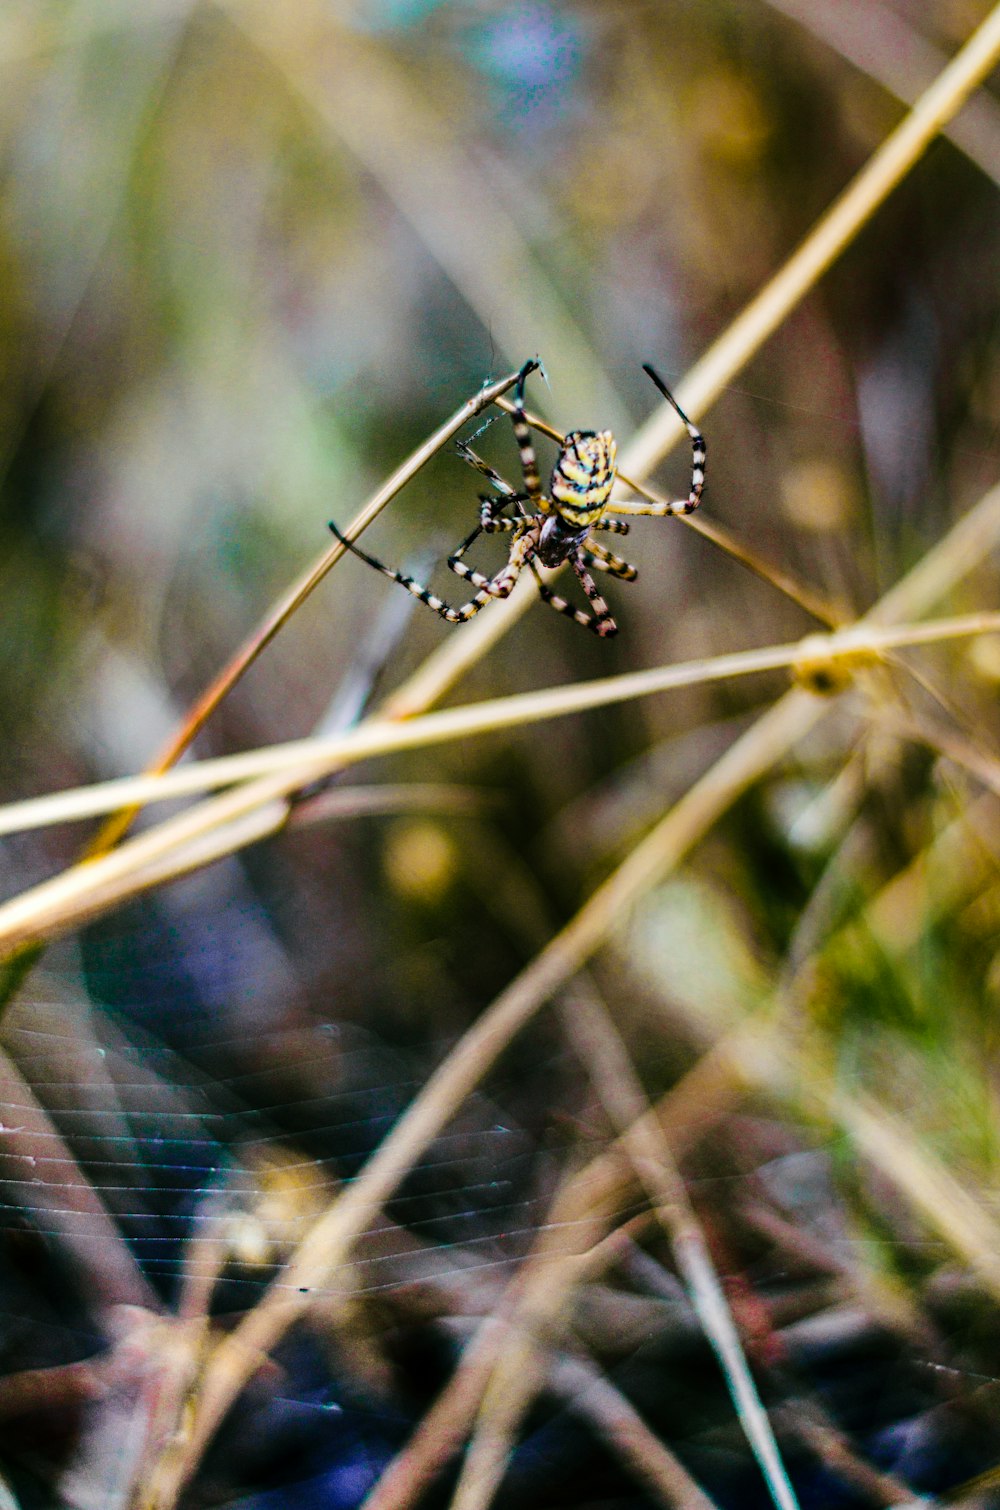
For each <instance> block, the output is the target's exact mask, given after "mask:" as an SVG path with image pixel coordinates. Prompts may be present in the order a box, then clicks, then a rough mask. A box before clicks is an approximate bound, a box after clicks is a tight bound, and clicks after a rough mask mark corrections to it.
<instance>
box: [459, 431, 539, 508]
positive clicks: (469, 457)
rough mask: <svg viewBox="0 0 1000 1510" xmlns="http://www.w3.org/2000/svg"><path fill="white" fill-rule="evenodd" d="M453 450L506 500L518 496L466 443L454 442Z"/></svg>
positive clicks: (462, 441)
mask: <svg viewBox="0 0 1000 1510" xmlns="http://www.w3.org/2000/svg"><path fill="white" fill-rule="evenodd" d="M455 450H456V451H457V452H458V454H459V456H460V457H461V458H462V460H463V461H465V462H468V464H469V466H470V467H475V469H476V471H477V472H481V473H482V475H483V476H484V477H486V478H488V479H489V481H490V482H491V483H492V484H493V486H494V487H495V488H496V490H497V492H498V493H504V494H506V496H507V497H508V498H514V497H517V496H518V495H517V494H515V492H514V489H513V488H512V487H511V485H510V483H509V482H507V481H505V479H504V478H503V477H501V476H500V473H499V472H497V471H496V470H495V469H494V468H493V467H491V466H490V464H489V462H487V461H484V460H483V458H482V457H481V456H480V455H479V454H478V453H477V452H476V451H473V449H472V447H471V446H470V445H469V443H468V442H467V441H464V440H457V441H456V442H455ZM520 496H521V497H527V494H521V495H520Z"/></svg>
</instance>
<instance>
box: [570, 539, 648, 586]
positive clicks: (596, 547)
mask: <svg viewBox="0 0 1000 1510" xmlns="http://www.w3.org/2000/svg"><path fill="white" fill-rule="evenodd" d="M583 553H584V555H585V556H586V558H587V565H588V566H596V567H597V569H598V571H606V572H610V573H611V575H612V576H613V577H619V578H620V579H621V581H622V582H634V581H635V579H636V577H637V576H638V575H639V568H638V567H637V566H633V565H632V563H631V562H630V561H623V560H622V558H621V556H616V555H615V554H614V552H613V551H609V550H607V549H606V548H605V547H604V546H603V545H602V544H601V543H600V541H599V540H591V539H590V537H589V536H588V538H587V541H586V543H585V544H584V547H583Z"/></svg>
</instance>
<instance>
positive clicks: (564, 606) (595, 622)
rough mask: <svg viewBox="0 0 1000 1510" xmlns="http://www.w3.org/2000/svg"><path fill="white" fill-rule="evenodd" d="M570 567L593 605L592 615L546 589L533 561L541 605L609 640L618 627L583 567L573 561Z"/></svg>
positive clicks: (591, 578) (548, 588)
mask: <svg viewBox="0 0 1000 1510" xmlns="http://www.w3.org/2000/svg"><path fill="white" fill-rule="evenodd" d="M572 566H573V570H574V571H575V572H576V574H577V576H578V577H579V578H580V581H581V583H582V584H583V590H584V592H585V593H586V594H587V597H588V598H589V599H590V601H591V603H593V605H594V612H593V613H584V612H583V610H582V609H581V608H574V607H573V605H572V603H569V602H567V600H566V599H565V598H561V597H560V596H559V594H558V593H554V592H553V591H552V589H551V587H547V586H546V585H545V583H544V582H543V581H542V579H541V576H540V575H539V572H538V569H537V567H536V566H535V563H534V561H532V562H531V570H532V571H533V572H534V574H535V581H536V582H537V584H538V596H539V597H540V598H541V600H542V602H543V603H547V604H548V605H549V607H550V608H554V609H555V611H556V613H564V614H565V615H566V617H567V618H568V619H572V620H573V622H574V623H575V624H580V625H581V626H582V627H583V628H584V629H589V630H590V631H591V632H592V633H593V634H597V635H600V636H601V638H602V639H609V638H610V636H611V635H613V634H617V633H618V625H617V624H616V623H615V621H614V619H613V618H612V617H611V611H610V609H609V608H608V605H607V604H606V603H605V601H604V599H603V598H602V597H601V595H600V593H599V592H598V591H597V586H596V584H595V582H594V579H593V577H591V575H590V573H589V572H588V571H587V569H586V567H585V566H583V565H580V566H578V565H577V563H576V561H575V560H574V561H573V562H572Z"/></svg>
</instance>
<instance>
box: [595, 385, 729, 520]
mask: <svg viewBox="0 0 1000 1510" xmlns="http://www.w3.org/2000/svg"><path fill="white" fill-rule="evenodd" d="M642 370H643V372H645V373H646V374H647V376H649V377H651V378H652V380H653V382H654V383H655V384H656V386H657V388H659V390H660V392H661V393H662V394H663V397H664V398H665V399H666V401H667V403H668V404H670V406H671V408H673V409H674V411H675V412H676V413H677V414H678V415H679V416H680V418H681V420H682V421H683V424H684V428H685V430H686V431H687V433H688V435H690V437H691V491H690V492H689V493H688V495H687V497H686V498H679V499H678V500H677V501H676V502H675V503H668V502H667V501H666V500H665V499H664V501H663V502H662V503H623V504H609V505H608V507H609V508H613V509H614V510H615V512H616V513H622V514H645V515H650V516H652V517H653V518H656V519H663V518H666V517H667V516H668V515H671V514H693V513H694V511H695V509H696V508H697V507H698V505H699V503H700V502H701V495H702V493H703V492H704V491H705V457H706V455H707V447H706V445H705V437H704V436H703V435H702V433H701V431H700V430H698V429H697V428H696V427H695V426H694V425H692V423H691V421H690V420H689V419H688V417H687V415H686V414H685V413H684V410H683V409H682V408H681V406H680V404H679V403H678V402H677V400H676V399H675V398H674V396H673V394H672V393H671V392H670V389H669V388H668V387H667V385H666V383H665V382H664V381H663V379H662V378H661V377H660V376H659V374H658V373H657V372H655V371H654V370H653V368H652V367H650V365H649V363H648V362H643V364H642Z"/></svg>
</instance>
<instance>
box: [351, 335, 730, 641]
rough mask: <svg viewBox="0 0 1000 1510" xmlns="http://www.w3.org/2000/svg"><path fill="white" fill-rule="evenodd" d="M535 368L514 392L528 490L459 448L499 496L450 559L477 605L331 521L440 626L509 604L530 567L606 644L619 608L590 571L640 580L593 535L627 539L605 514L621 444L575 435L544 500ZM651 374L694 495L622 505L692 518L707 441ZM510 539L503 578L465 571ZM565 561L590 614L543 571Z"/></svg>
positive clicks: (523, 374)
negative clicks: (531, 407) (468, 556)
mask: <svg viewBox="0 0 1000 1510" xmlns="http://www.w3.org/2000/svg"><path fill="white" fill-rule="evenodd" d="M537 366H538V363H537V362H536V361H531V362H525V364H524V366H523V367H522V368H521V371H520V373H519V374H518V378H517V384H516V386H515V388H514V403H513V407H512V410H511V423H512V424H513V426H514V437H515V439H516V440H517V445H518V450H519V452H520V456H521V472H522V474H523V477H524V491H523V492H520V493H519V492H516V491H515V489H514V488H512V487H511V486H510V484H509V483H507V482H505V481H504V479H503V478H502V477H501V476H500V474H499V472H495V471H494V470H493V468H492V467H491V466H488V465H487V463H486V462H485V461H483V460H482V458H481V457H479V456H477V455H476V453H475V451H473V450H472V448H471V447H470V446H468V445H467V444H466V443H465V442H463V441H460V442H459V443H458V450H459V454H460V455H461V456H463V457H464V458H465V460H466V461H467V462H469V464H470V465H471V466H473V467H475V468H476V470H477V471H478V472H481V473H482V475H483V476H484V477H487V478H488V479H489V481H490V482H491V483H492V484H493V487H494V488H495V489H496V492H495V493H481V494H480V495H479V505H480V507H479V523H478V524H477V526H476V528H475V529H474V530H473V531H472V534H471V535H469V536H468V538H467V539H466V540H463V542H462V544H461V545H460V546H459V547H458V549H457V550H456V551H455V552H454V553H453V554H452V555H451V556H449V557H448V566H449V567H450V569H451V570H452V571H453V572H455V573H456V575H457V576H459V577H467V578H468V580H469V581H470V582H471V583H472V585H473V587H475V588H476V589H477V591H476V595H475V597H474V598H470V599H469V601H468V603H463V604H462V605H461V606H460V607H459V608H452V607H451V605H450V604H448V603H445V602H443V601H442V599H441V598H439V597H437V596H436V595H435V594H434V593H432V592H431V591H430V590H429V589H428V588H426V587H424V586H422V585H421V583H419V582H417V581H415V580H414V578H413V577H408V576H406V575H405V573H403V572H399V571H395V570H394V569H393V568H392V567H391V566H386V565H385V564H384V563H383V562H381V561H379V560H377V559H376V558H375V557H374V556H369V555H368V554H367V552H366V551H363V550H361V548H360V547H359V546H357V545H355V544H354V543H353V541H351V540H348V539H346V538H345V536H343V535H342V534H341V533H340V531H339V530H338V528H337V526H336V525H335V524H334V523H333V522H332V520H331V522H330V528H331V530H332V531H333V533H334V534H335V535H336V537H337V539H338V540H339V541H341V543H342V544H344V545H346V546H347V547H348V548H349V549H350V550H352V551H353V552H354V554H355V555H356V556H360V557H361V559H362V561H367V563H368V565H369V566H374V567H375V569H376V571H380V572H382V573H383V575H384V576H386V577H390V578H391V579H392V581H393V582H398V583H400V585H401V586H402V587H405V588H406V590H407V592H411V593H412V594H413V596H414V597H415V598H419V600H420V602H421V603H426V604H427V607H428V608H430V609H432V610H433V611H434V613H436V614H438V615H439V616H440V617H441V618H442V619H446V620H447V622H448V623H449V624H464V623H466V622H467V621H468V620H469V619H471V618H473V617H474V615H475V614H477V613H478V612H479V610H480V609H481V608H485V607H486V605H487V603H492V602H493V601H494V599H496V598H507V597H509V596H510V594H511V593H512V592H513V590H514V586H515V584H516V582H517V579H518V577H519V576H520V575H521V572H522V571H523V570H524V568H525V567H526V566H527V567H529V568H530V570H531V571H532V572H533V573H534V576H535V579H536V581H537V583H538V591H539V594H540V595H541V597H542V599H543V600H544V602H546V603H548V604H550V605H551V607H552V608H555V609H557V610H558V612H559V613H564V614H567V615H568V616H569V617H570V618H571V619H574V620H575V621H576V623H577V624H582V625H583V626H584V627H585V628H587V629H591V630H593V632H594V633H595V634H599V635H601V637H602V638H606V637H607V636H609V635H612V634H617V632H618V626H617V624H616V623H615V621H614V619H613V618H612V617H611V610H610V609H609V608H608V605H607V604H606V603H605V601H604V599H603V598H602V597H601V595H600V593H599V592H598V590H597V584H596V583H595V581H594V579H593V577H592V576H591V569H593V570H596V571H603V572H608V573H609V574H610V575H611V576H612V577H617V578H619V580H620V581H622V582H632V581H634V580H635V578H636V576H637V575H638V573H637V571H636V569H635V567H634V566H630V565H629V563H628V562H627V561H623V560H622V559H621V558H620V557H619V556H616V555H614V554H613V552H611V551H609V550H608V548H607V546H606V545H602V544H601V542H600V541H599V540H595V539H594V532H595V531H597V530H602V531H606V532H608V533H610V534H614V535H627V534H628V525H627V524H626V523H625V521H624V520H623V519H612V518H608V517H607V516H608V514H609V513H613V512H614V511H615V505H614V504H612V503H611V490H612V488H613V487H614V485H615V477H616V475H617V474H616V468H615V456H616V449H617V448H616V446H615V438H614V436H613V435H612V433H611V431H610V430H571V431H570V432H569V434H568V435H567V436H566V437H565V438H564V439H563V442H562V444H561V446H560V448H559V456H558V459H557V460H556V464H555V467H554V468H553V470H552V480H551V482H550V483H549V492H548V495H546V494H545V493H543V492H542V485H541V480H540V478H539V475H538V462H537V461H536V459H535V448H534V445H533V444H532V440H531V429H530V427H529V425H528V420H527V417H526V415H525V411H524V385H525V383H526V381H527V378H528V374H529V373H530V372H533V371H534V369H535V368H536V367H537ZM645 371H646V372H647V373H648V374H649V376H650V377H651V378H652V380H653V382H654V383H655V384H656V386H657V388H659V390H660V392H661V393H662V394H663V396H664V398H665V399H666V400H667V402H668V403H670V404H672V405H673V407H674V409H675V410H676V411H677V413H678V414H679V415H680V418H681V419H682V420H683V422H684V426H685V428H686V430H687V432H688V435H689V436H690V437H691V455H692V465H691V489H690V492H689V493H688V496H687V498H682V499H680V500H678V502H676V503H666V502H664V503H649V504H635V503H630V504H627V505H619V506H618V507H619V508H620V509H627V512H628V513H630V514H652V515H657V516H660V517H663V516H665V515H668V514H690V513H691V512H692V510H693V509H696V508H697V507H698V505H699V503H700V502H701V495H702V492H703V490H704V487H705V441H704V439H703V437H702V435H701V433H700V431H698V430H696V429H695V427H694V425H692V423H691V421H690V420H689V419H688V417H687V415H686V414H685V413H684V411H683V409H681V407H680V405H679V404H678V403H677V400H676V399H675V398H674V397H673V395H672V394H671V393H670V391H669V390H668V389H667V387H666V385H665V384H664V382H663V380H662V378H660V377H658V376H657V374H656V373H655V372H654V371H653V369H652V367H648V366H647V367H645ZM507 509H512V510H513V511H514V512H513V513H512V514H508V513H507V512H506V510H507ZM503 533H507V534H510V536H511V541H510V550H509V552H508V556H507V562H506V565H504V566H502V567H501V568H500V570H499V571H498V572H497V573H496V575H495V576H493V577H486V576H484V575H483V573H482V572H478V571H475V570H474V569H473V568H472V567H471V566H469V565H467V564H466V562H465V561H464V560H463V557H464V556H465V553H466V551H467V550H468V549H469V547H470V545H472V543H473V541H475V540H477V539H478V538H479V536H480V535H482V534H487V535H497V534H503ZM564 562H568V563H569V565H570V566H571V567H572V568H573V571H574V572H575V573H576V576H577V578H578V579H579V582H580V585H581V587H582V588H583V590H584V592H585V593H586V595H587V598H588V599H589V602H590V605H591V612H590V613H585V612H584V611H583V610H582V609H579V608H574V607H573V605H572V604H571V603H568V602H567V601H566V599H565V598H560V597H558V596H557V595H556V594H555V593H554V592H552V590H551V588H549V587H548V586H547V584H546V583H545V582H543V581H542V579H541V577H540V576H539V573H538V565H541V566H545V567H555V566H562V564H563V563H564ZM536 563H538V565H536Z"/></svg>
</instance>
